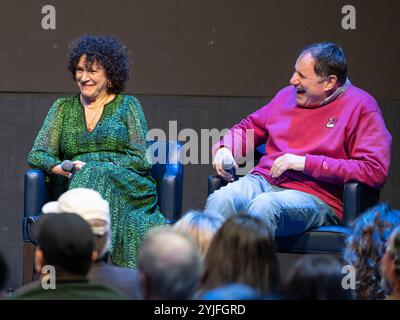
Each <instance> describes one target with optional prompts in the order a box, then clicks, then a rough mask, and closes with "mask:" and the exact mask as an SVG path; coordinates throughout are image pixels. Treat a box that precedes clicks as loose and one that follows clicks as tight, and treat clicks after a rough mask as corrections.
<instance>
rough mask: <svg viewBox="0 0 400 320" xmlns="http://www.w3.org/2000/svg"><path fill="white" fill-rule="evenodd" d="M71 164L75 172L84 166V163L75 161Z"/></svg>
mask: <svg viewBox="0 0 400 320" xmlns="http://www.w3.org/2000/svg"><path fill="white" fill-rule="evenodd" d="M72 164H73V165H74V168H75V172H77V171H79V170H81V169H82V167H83V166H84V165H85V164H86V162H83V161H79V160H76V161H72Z"/></svg>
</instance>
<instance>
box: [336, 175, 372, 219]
mask: <svg viewBox="0 0 400 320" xmlns="http://www.w3.org/2000/svg"><path fill="white" fill-rule="evenodd" d="M379 195H380V190H376V189H373V188H370V187H368V186H366V185H364V184H362V183H360V182H347V183H346V184H345V185H344V190H343V225H344V226H349V225H350V224H351V223H352V222H353V221H354V220H355V219H356V218H357V217H358V216H359V215H361V214H362V213H363V212H364V211H366V210H367V209H369V208H370V207H373V206H374V205H376V204H377V203H378V202H379Z"/></svg>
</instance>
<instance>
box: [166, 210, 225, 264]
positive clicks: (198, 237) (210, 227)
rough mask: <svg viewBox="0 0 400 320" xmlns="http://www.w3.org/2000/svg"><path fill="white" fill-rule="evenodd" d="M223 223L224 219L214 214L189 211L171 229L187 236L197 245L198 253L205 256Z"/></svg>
mask: <svg viewBox="0 0 400 320" xmlns="http://www.w3.org/2000/svg"><path fill="white" fill-rule="evenodd" d="M224 221H225V218H224V217H223V216H222V215H220V214H218V213H216V212H207V211H206V212H200V211H189V212H188V213H186V214H185V215H184V216H183V217H182V218H181V219H179V220H178V221H177V222H176V223H175V224H174V226H173V228H174V229H175V230H180V231H182V232H184V233H186V234H187V235H189V237H191V238H192V239H193V240H194V242H195V243H196V244H197V245H198V247H199V249H200V253H201V254H202V255H203V256H205V255H206V253H207V250H208V247H209V246H210V243H211V240H212V238H213V236H214V234H215V233H216V232H217V230H218V229H219V228H220V227H221V225H222V224H223V223H224Z"/></svg>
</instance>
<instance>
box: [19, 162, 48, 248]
mask: <svg viewBox="0 0 400 320" xmlns="http://www.w3.org/2000/svg"><path fill="white" fill-rule="evenodd" d="M24 189H25V190H24V220H23V223H22V228H23V230H22V235H23V240H24V241H28V242H29V241H30V237H29V232H28V224H29V223H31V222H32V221H31V220H32V219H34V218H32V217H35V216H38V215H40V213H41V212H42V207H43V205H44V203H45V201H46V175H45V173H44V172H43V171H41V170H34V169H30V170H27V171H26V172H25V183H24Z"/></svg>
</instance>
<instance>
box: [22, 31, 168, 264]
mask: <svg viewBox="0 0 400 320" xmlns="http://www.w3.org/2000/svg"><path fill="white" fill-rule="evenodd" d="M68 69H69V71H70V72H71V74H72V77H73V79H74V81H75V82H76V84H77V86H78V88H79V91H80V93H79V94H78V95H75V96H72V97H69V98H60V99H58V100H56V101H55V102H54V104H53V106H52V107H51V108H50V111H49V112H48V114H47V117H46V119H45V121H44V124H43V127H42V128H41V130H40V132H39V134H38V136H37V138H36V140H35V143H34V146H33V148H32V150H31V152H30V154H29V158H28V161H29V164H30V166H31V167H32V168H35V169H42V170H45V171H46V172H47V174H48V177H49V180H50V183H51V184H52V187H53V188H57V187H61V186H62V185H64V184H65V183H66V182H67V179H65V177H69V175H70V174H69V173H68V172H65V171H63V169H62V168H61V163H62V161H63V160H65V159H69V160H71V161H72V163H73V164H74V166H75V170H76V172H75V173H74V174H73V176H72V178H71V180H70V183H69V189H72V188H78V187H81V188H90V189H93V190H96V191H98V192H99V193H100V194H101V195H102V196H103V197H104V198H105V199H106V200H108V202H109V204H110V212H111V221H112V243H111V249H110V253H111V258H112V261H113V262H114V263H115V264H117V265H120V266H128V267H135V266H136V256H137V252H138V249H139V246H140V244H141V242H142V239H143V236H144V234H145V233H146V232H147V231H148V230H149V229H150V228H151V227H152V226H154V225H160V224H164V223H165V219H164V217H163V215H162V214H161V213H160V211H159V208H158V207H157V193H156V185H155V181H154V180H153V178H152V177H151V163H150V162H149V161H148V160H147V158H146V150H147V142H146V134H147V124H146V120H145V117H144V114H143V111H142V108H141V106H140V103H139V101H138V100H137V99H136V98H135V97H132V96H128V95H124V94H122V93H121V92H122V90H123V89H124V85H125V82H126V81H127V80H128V78H129V58H128V51H127V49H126V47H124V46H123V45H122V44H121V43H120V42H119V41H118V40H116V39H115V38H113V37H94V36H89V35H86V36H82V37H80V38H79V39H77V40H75V41H73V42H72V43H71V45H70V52H69V54H68Z"/></svg>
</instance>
